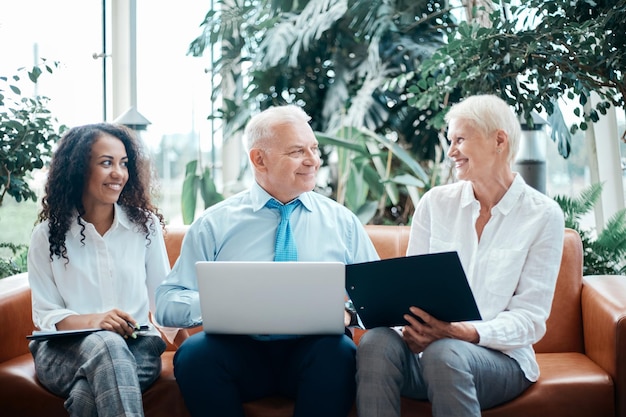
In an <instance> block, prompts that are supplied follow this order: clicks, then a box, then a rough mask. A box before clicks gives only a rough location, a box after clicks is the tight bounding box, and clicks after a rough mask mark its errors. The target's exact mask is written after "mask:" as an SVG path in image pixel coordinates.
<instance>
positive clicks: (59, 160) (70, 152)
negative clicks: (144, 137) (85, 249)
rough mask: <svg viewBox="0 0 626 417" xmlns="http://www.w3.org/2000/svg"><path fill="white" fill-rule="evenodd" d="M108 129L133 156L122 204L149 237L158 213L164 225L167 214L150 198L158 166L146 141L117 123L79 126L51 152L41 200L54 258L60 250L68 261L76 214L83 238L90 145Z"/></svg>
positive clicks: (71, 130) (160, 221)
mask: <svg viewBox="0 0 626 417" xmlns="http://www.w3.org/2000/svg"><path fill="white" fill-rule="evenodd" d="M105 134H108V135H111V136H114V137H116V138H118V139H119V140H121V141H122V143H123V144H124V147H125V148H126V154H127V156H128V164H127V167H128V181H127V183H126V185H125V186H124V189H123V190H122V193H121V194H120V197H119V199H118V204H119V205H120V206H122V208H123V209H124V211H125V212H126V214H127V215H128V217H129V219H130V220H131V222H132V223H133V224H134V225H136V226H137V227H138V228H139V229H140V230H141V231H142V232H143V233H145V234H146V239H149V236H150V232H151V231H153V229H154V227H155V225H154V223H155V222H154V221H153V218H152V215H155V216H156V217H157V218H158V219H159V223H160V225H161V227H162V228H165V221H164V219H163V215H162V214H161V213H160V212H159V210H158V208H157V207H156V206H155V205H154V204H153V203H152V199H151V193H152V191H153V189H152V179H153V170H152V165H151V163H150V158H149V157H148V156H147V155H146V154H145V153H144V150H143V147H142V144H141V142H140V141H139V140H138V139H137V138H136V137H135V135H134V134H133V132H132V130H130V129H128V128H127V127H125V126H123V125H117V124H112V123H96V124H89V125H84V126H77V127H74V128H72V129H70V130H69V131H68V132H67V133H66V134H65V135H64V136H63V137H62V138H61V140H60V141H59V143H58V148H57V149H56V151H55V152H54V154H53V156H52V161H51V163H50V170H49V172H48V179H47V182H46V186H45V191H44V196H43V199H42V210H41V212H40V213H39V216H38V219H37V222H38V223H39V222H43V221H44V220H48V222H49V227H50V233H49V237H48V242H49V243H50V259H52V257H53V256H54V255H56V256H58V257H63V258H64V259H66V260H68V261H69V259H68V258H67V249H66V247H65V235H66V233H67V231H68V230H69V228H70V225H71V223H72V221H73V217H74V216H75V215H76V213H78V218H77V221H78V223H79V224H80V225H81V227H82V230H81V236H82V239H81V240H82V241H83V242H84V239H85V235H84V230H85V225H84V223H83V221H82V215H84V214H85V208H84V207H83V203H82V197H83V191H84V189H85V181H86V179H87V178H88V174H89V160H90V157H91V148H92V145H93V143H94V142H95V141H96V140H97V139H98V138H99V137H101V136H102V135H105Z"/></svg>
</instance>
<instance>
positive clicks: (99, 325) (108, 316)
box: [56, 308, 140, 339]
mask: <svg viewBox="0 0 626 417" xmlns="http://www.w3.org/2000/svg"><path fill="white" fill-rule="evenodd" d="M56 328H57V330H78V329H104V330H109V331H111V332H115V333H117V334H119V335H121V336H124V338H128V337H132V338H133V339H135V338H137V331H138V330H139V329H140V326H139V323H137V321H136V320H135V319H134V318H133V317H132V316H131V315H130V314H128V313H126V312H124V311H121V310H118V309H116V308H114V309H112V310H109V311H107V312H104V313H93V314H80V315H72V316H68V317H66V318H64V319H63V320H61V321H60V322H58V323H57V325H56Z"/></svg>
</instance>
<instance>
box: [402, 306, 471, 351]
mask: <svg viewBox="0 0 626 417" xmlns="http://www.w3.org/2000/svg"><path fill="white" fill-rule="evenodd" d="M409 311H410V312H411V314H405V315H404V319H405V320H406V321H407V323H408V324H407V325H406V326H404V328H403V329H402V338H403V339H404V341H405V342H406V344H407V346H408V347H409V348H410V349H411V351H412V352H413V353H420V352H423V351H424V349H426V348H427V347H428V345H430V344H431V343H433V342H435V341H437V340H439V339H444V338H450V339H459V340H465V341H466V342H470V343H478V342H479V340H480V338H479V336H478V332H477V331H476V329H475V328H474V326H472V325H471V324H469V323H466V322H455V323H449V322H446V321H441V320H437V319H436V318H434V317H433V316H431V315H430V314H428V313H426V312H425V311H424V310H422V309H420V308H418V307H411V308H410V309H409Z"/></svg>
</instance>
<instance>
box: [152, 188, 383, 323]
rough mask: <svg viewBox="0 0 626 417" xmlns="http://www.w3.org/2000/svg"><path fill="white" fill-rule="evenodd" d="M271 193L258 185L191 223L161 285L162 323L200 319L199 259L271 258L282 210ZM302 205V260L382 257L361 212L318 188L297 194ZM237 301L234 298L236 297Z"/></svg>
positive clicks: (294, 224) (294, 219)
mask: <svg viewBox="0 0 626 417" xmlns="http://www.w3.org/2000/svg"><path fill="white" fill-rule="evenodd" d="M270 198H271V196H270V195H269V194H268V193H267V192H266V191H265V190H263V189H262V188H261V187H260V186H259V185H258V184H256V183H254V184H253V186H252V187H251V188H250V189H249V190H247V191H244V192H241V193H239V194H237V195H234V196H232V197H229V198H227V199H226V200H224V201H222V202H220V203H218V204H215V205H213V206H211V207H209V208H208V209H206V210H205V211H204V213H203V214H202V216H201V217H199V218H198V219H197V220H196V221H194V223H193V224H192V225H191V227H190V228H189V230H188V231H187V233H186V234H185V238H184V240H183V243H182V248H181V253H180V257H179V258H178V260H177V261H176V264H175V265H174V268H173V269H172V271H171V272H170V274H169V275H168V277H167V278H166V280H165V281H164V282H163V283H162V284H161V285H160V286H159V287H158V288H157V292H156V303H157V309H156V319H157V322H158V323H160V324H161V325H163V326H169V327H191V326H196V325H199V324H201V323H202V318H201V314H200V302H199V298H198V285H197V280H196V268H195V264H196V262H197V261H272V260H273V259H274V241H275V237H276V228H277V227H278V223H279V222H280V213H279V211H278V210H275V209H271V208H268V207H265V203H267V201H268V200H269V199H270ZM298 198H299V199H300V201H301V202H302V204H301V205H300V206H299V207H298V208H296V209H295V210H294V212H293V214H292V215H291V219H290V224H291V229H292V233H293V236H294V239H295V241H296V246H297V248H298V260H299V261H310V262H331V261H335V262H342V263H344V264H352V263H358V262H369V261H374V260H378V259H379V256H378V254H377V252H376V249H375V248H374V245H373V244H372V242H371V240H370V238H369V236H368V235H367V232H366V231H365V229H364V228H363V226H362V224H361V222H360V221H359V219H358V217H356V215H354V213H352V212H351V211H350V210H348V209H347V208H346V207H344V206H342V205H341V204H339V203H337V202H336V201H334V200H332V199H330V198H328V197H325V196H322V195H321V194H318V193H315V192H307V193H303V194H301V195H300V196H299V197H298ZM233 303H236V300H233Z"/></svg>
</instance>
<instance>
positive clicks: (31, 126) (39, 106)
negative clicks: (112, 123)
mask: <svg viewBox="0 0 626 417" xmlns="http://www.w3.org/2000/svg"><path fill="white" fill-rule="evenodd" d="M55 66H56V64H54V65H52V66H51V65H48V64H46V63H44V64H42V65H41V66H35V67H33V68H32V69H30V70H26V69H23V68H22V69H20V70H18V71H17V73H16V74H15V75H12V76H10V77H6V76H0V206H1V205H2V201H3V199H4V197H5V195H9V196H11V197H13V198H14V199H15V200H16V201H17V202H20V201H23V200H27V199H30V200H33V201H36V200H37V196H36V194H35V192H34V191H33V190H32V189H31V188H30V186H29V184H28V181H27V179H28V176H29V175H30V173H31V172H32V171H34V170H36V169H40V168H43V166H44V164H45V162H46V159H47V158H48V157H50V155H51V153H52V146H53V145H54V143H55V142H56V141H57V140H58V139H60V137H61V134H62V133H63V131H64V130H65V129H66V127H65V126H57V125H58V123H57V120H56V119H55V118H54V117H52V115H51V114H50V111H49V110H48V109H47V103H48V101H49V99H48V98H47V97H44V96H35V97H26V96H24V95H23V94H22V90H21V89H20V87H19V82H20V80H21V79H22V78H23V77H24V76H27V77H28V78H27V79H28V80H30V81H31V82H32V83H37V80H38V79H39V77H40V76H41V75H42V73H43V71H44V70H45V71H47V72H49V73H52V71H53V67H55Z"/></svg>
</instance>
